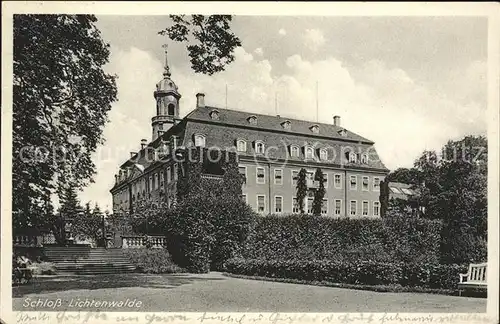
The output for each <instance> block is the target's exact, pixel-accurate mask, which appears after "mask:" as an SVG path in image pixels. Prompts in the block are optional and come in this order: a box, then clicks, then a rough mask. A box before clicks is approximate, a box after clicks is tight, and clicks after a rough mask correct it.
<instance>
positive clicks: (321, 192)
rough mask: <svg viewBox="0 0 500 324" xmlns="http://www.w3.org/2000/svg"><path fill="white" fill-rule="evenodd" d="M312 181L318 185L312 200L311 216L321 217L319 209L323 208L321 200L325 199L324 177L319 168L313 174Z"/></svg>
mask: <svg viewBox="0 0 500 324" xmlns="http://www.w3.org/2000/svg"><path fill="white" fill-rule="evenodd" d="M314 180H315V181H317V182H318V183H319V186H318V190H316V192H315V193H314V200H313V205H312V208H313V215H314V216H321V208H322V207H323V198H324V197H325V181H326V179H325V175H324V173H323V171H321V169H320V168H317V169H316V172H315V173H314Z"/></svg>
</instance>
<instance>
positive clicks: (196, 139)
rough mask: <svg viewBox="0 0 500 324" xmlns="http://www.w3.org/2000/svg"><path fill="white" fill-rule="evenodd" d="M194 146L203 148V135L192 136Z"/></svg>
mask: <svg viewBox="0 0 500 324" xmlns="http://www.w3.org/2000/svg"><path fill="white" fill-rule="evenodd" d="M194 146H200V147H205V135H200V134H196V135H194Z"/></svg>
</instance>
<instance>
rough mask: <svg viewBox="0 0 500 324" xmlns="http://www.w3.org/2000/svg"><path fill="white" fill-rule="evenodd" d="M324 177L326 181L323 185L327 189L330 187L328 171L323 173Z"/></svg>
mask: <svg viewBox="0 0 500 324" xmlns="http://www.w3.org/2000/svg"><path fill="white" fill-rule="evenodd" d="M323 179H324V180H325V182H323V185H324V186H325V189H326V188H328V173H326V172H325V173H323Z"/></svg>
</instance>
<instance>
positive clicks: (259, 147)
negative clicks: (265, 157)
mask: <svg viewBox="0 0 500 324" xmlns="http://www.w3.org/2000/svg"><path fill="white" fill-rule="evenodd" d="M255 153H257V154H264V143H263V142H262V141H255Z"/></svg>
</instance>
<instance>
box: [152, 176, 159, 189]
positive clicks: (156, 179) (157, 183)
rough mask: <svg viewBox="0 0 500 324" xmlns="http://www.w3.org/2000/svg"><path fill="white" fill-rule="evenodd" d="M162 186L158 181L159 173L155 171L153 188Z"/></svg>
mask: <svg viewBox="0 0 500 324" xmlns="http://www.w3.org/2000/svg"><path fill="white" fill-rule="evenodd" d="M159 187H160V183H159V182H158V173H155V175H154V181H153V190H154V189H156V188H159Z"/></svg>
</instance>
